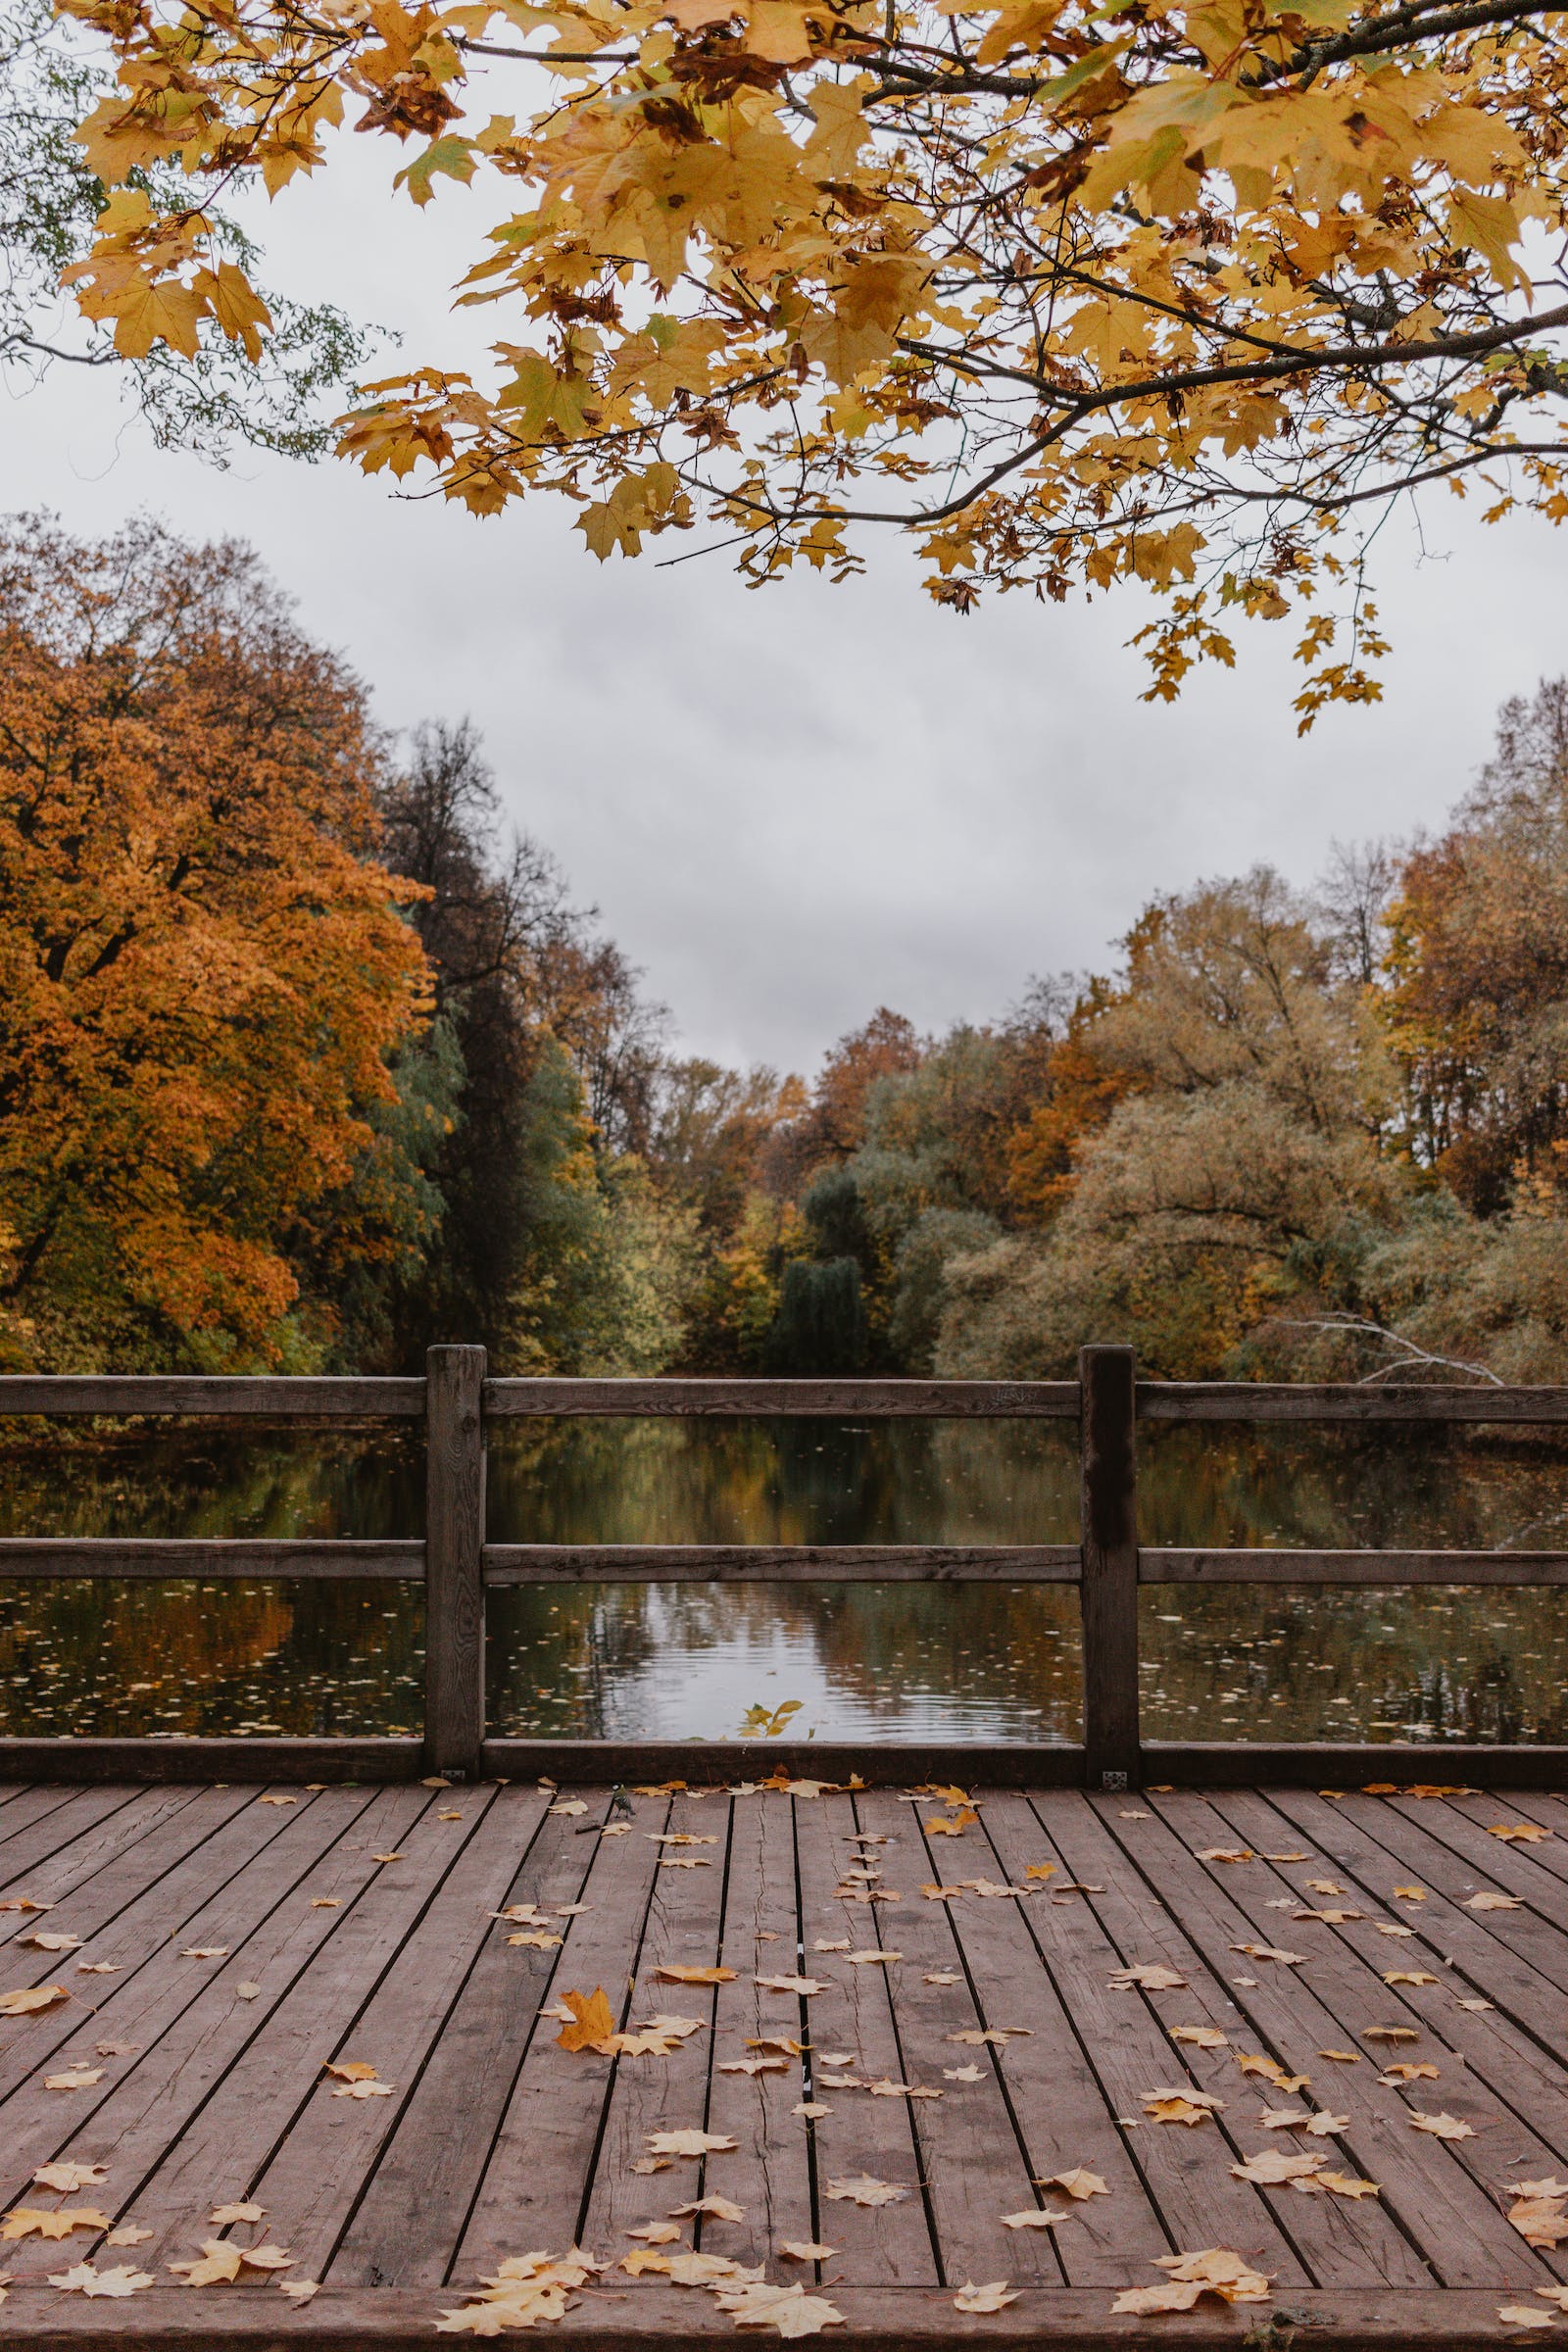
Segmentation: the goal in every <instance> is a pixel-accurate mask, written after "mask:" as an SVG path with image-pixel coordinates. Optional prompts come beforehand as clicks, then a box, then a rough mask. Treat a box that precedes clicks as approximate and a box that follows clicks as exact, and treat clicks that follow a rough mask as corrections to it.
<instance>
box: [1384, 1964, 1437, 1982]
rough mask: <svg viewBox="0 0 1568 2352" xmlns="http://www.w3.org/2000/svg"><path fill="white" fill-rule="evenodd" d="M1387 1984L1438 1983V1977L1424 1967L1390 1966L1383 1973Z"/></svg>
mask: <svg viewBox="0 0 1568 2352" xmlns="http://www.w3.org/2000/svg"><path fill="white" fill-rule="evenodd" d="M1383 1982H1384V1984H1385V1985H1436V1983H1437V1982H1438V1980H1437V1978H1436V1977H1435V1976H1433V1975H1432V1974H1431V1973H1430V1971H1429V1970H1427V1969H1424V1968H1390V1969H1385V1971H1384V1974H1383Z"/></svg>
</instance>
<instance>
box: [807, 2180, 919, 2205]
mask: <svg viewBox="0 0 1568 2352" xmlns="http://www.w3.org/2000/svg"><path fill="white" fill-rule="evenodd" d="M823 2193H824V2195H826V2196H827V2197H829V2198H831V2199H833V2200H834V2201H835V2202H837V2203H847V2204H852V2205H897V2204H900V2203H902V2201H903V2200H904V2198H906V2197H907V2195H908V2193H909V2192H908V2190H907V2188H899V2187H896V2186H895V2185H894V2183H893V2182H892V2181H890V2180H873V2179H872V2177H871V2175H870V2174H869V2173H856V2174H854V2175H852V2176H851V2177H850V2178H849V2179H847V2180H829V2181H828V2182H827V2184H826V2186H825V2189H824V2191H823Z"/></svg>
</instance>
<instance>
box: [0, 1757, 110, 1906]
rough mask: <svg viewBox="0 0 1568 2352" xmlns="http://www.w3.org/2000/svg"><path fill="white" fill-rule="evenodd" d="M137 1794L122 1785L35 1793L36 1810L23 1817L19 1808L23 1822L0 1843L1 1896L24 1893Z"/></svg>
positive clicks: (34, 1808) (33, 1809)
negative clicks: (50, 1862) (54, 1857)
mask: <svg viewBox="0 0 1568 2352" xmlns="http://www.w3.org/2000/svg"><path fill="white" fill-rule="evenodd" d="M137 1793H138V1792H137V1789H136V1788H135V1786H134V1785H133V1784H131V1785H127V1784H126V1783H124V1782H118V1783H116V1784H115V1785H114V1786H113V1787H110V1788H105V1789H39V1791H38V1797H39V1802H38V1804H37V1805H36V1806H35V1807H31V1808H28V1809H27V1810H26V1811H25V1812H24V1811H23V1809H22V1808H21V1807H19V1808H18V1811H19V1813H20V1814H21V1816H22V1817H21V1818H20V1819H19V1820H18V1821H17V1822H16V1823H15V1825H14V1827H12V1828H11V1829H9V1830H7V1831H6V1832H5V1834H4V1836H3V1837H0V1894H25V1893H27V1892H28V1888H27V1887H26V1885H25V1880H26V1879H27V1877H28V1876H29V1874H30V1873H31V1872H32V1871H34V1870H36V1869H37V1868H38V1867H39V1866H40V1864H42V1863H43V1862H45V1861H47V1859H48V1857H49V1856H50V1855H51V1854H55V1853H58V1852H59V1851H60V1850H61V1848H62V1847H64V1846H67V1845H69V1844H70V1843H71V1842H72V1840H73V1838H81V1837H84V1836H85V1835H86V1834H87V1832H88V1831H89V1830H91V1829H92V1828H93V1827H94V1826H95V1825H96V1824H97V1823H98V1822H100V1821H106V1820H108V1819H109V1818H110V1817H111V1815H113V1814H115V1813H118V1812H120V1811H121V1810H122V1808H123V1807H124V1806H126V1805H130V1804H133V1803H134V1802H135V1801H136V1796H137ZM9 1818H10V1817H9V1815H8V1816H7V1819H9Z"/></svg>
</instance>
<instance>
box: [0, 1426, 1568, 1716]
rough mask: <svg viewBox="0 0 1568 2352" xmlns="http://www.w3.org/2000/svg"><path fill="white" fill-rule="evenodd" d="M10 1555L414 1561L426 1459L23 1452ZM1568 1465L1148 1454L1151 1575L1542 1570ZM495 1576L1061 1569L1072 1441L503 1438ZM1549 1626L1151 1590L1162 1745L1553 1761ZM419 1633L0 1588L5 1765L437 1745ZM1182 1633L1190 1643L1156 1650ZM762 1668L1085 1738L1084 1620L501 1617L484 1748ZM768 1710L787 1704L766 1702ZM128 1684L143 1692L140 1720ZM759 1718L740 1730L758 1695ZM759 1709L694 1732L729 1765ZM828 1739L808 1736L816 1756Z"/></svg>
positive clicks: (822, 1601)
mask: <svg viewBox="0 0 1568 2352" xmlns="http://www.w3.org/2000/svg"><path fill="white" fill-rule="evenodd" d="M0 1460H3V1469H4V1474H3V1476H0V1531H5V1532H16V1533H26V1534H50V1533H60V1534H69V1533H80V1534H108V1533H121V1534H127V1535H128V1534H146V1535H222V1534H232V1535H262V1536H280V1537H282V1536H291V1535H296V1536H309V1535H322V1536H325V1535H363V1536H410V1535H417V1533H418V1532H419V1530H420V1527H421V1525H422V1515H421V1514H422V1458H421V1453H420V1432H419V1431H418V1430H417V1428H392V1429H352V1428H342V1429H332V1428H327V1427H319V1426H318V1427H310V1428H298V1429H293V1430H279V1429H271V1428H267V1427H265V1426H259V1427H257V1428H255V1429H245V1428H238V1429H235V1428H230V1429H225V1430H221V1431H220V1430H212V1429H203V1428H201V1427H200V1426H199V1425H178V1424H176V1425H172V1426H171V1427H169V1428H167V1429H164V1430H161V1431H159V1432H157V1433H156V1434H152V1435H149V1434H148V1433H145V1432H126V1433H124V1434H123V1435H122V1436H121V1437H119V1438H118V1439H109V1440H105V1439H102V1438H100V1437H99V1436H97V1434H96V1433H82V1434H81V1435H79V1436H76V1437H74V1438H70V1439H68V1441H67V1443H66V1444H65V1445H63V1446H62V1445H60V1444H58V1443H57V1444H54V1445H44V1444H40V1443H38V1442H36V1441H35V1440H33V1441H22V1442H19V1443H17V1444H15V1445H14V1446H12V1447H11V1448H10V1449H8V1450H7V1451H6V1453H5V1454H4V1455H3V1457H0ZM1565 1472H1568V1453H1565V1452H1564V1451H1563V1450H1562V1449H1561V1448H1560V1447H1558V1446H1553V1445H1552V1444H1550V1443H1547V1442H1543V1441H1541V1440H1540V1439H1537V1438H1530V1437H1526V1438H1523V1439H1521V1438H1518V1437H1511V1436H1495V1435H1490V1434H1489V1435H1476V1434H1465V1433H1462V1432H1451V1433H1450V1432H1445V1431H1441V1430H1430V1431H1429V1430H1414V1431H1401V1430H1386V1431H1359V1432H1357V1431H1336V1430H1329V1429H1317V1430H1311V1429H1301V1430H1299V1429H1293V1428H1290V1427H1282V1428H1278V1429H1275V1428H1259V1429H1247V1428H1237V1429H1227V1428H1223V1427H1218V1428H1216V1427H1207V1428H1204V1427H1191V1428H1187V1427H1180V1426H1149V1425H1146V1427H1145V1429H1144V1431H1143V1433H1142V1436H1141V1440H1140V1475H1141V1515H1142V1521H1143V1528H1144V1535H1145V1540H1146V1542H1151V1543H1164V1544H1300V1545H1321V1546H1333V1545H1339V1544H1344V1545H1383V1544H1410V1545H1422V1544H1441V1545H1446V1546H1459V1547H1475V1548H1484V1547H1488V1546H1492V1545H1500V1546H1503V1547H1507V1546H1510V1545H1511V1546H1513V1547H1515V1548H1535V1547H1541V1548H1551V1547H1553V1546H1555V1545H1556V1544H1559V1543H1560V1542H1561V1541H1562V1527H1563V1524H1564V1521H1565V1517H1568V1475H1565ZM490 1494H491V1500H490V1524H491V1533H492V1536H493V1537H494V1538H495V1539H496V1540H497V1541H501V1542H530V1541H531V1542H546V1543H549V1542H556V1543H562V1542H579V1543H583V1542H606V1543H638V1542H642V1543H649V1542H655V1543H657V1542H665V1543H679V1542H686V1543H735V1542H743V1543H744V1542H751V1543H786V1544H790V1543H798V1544H804V1543H854V1542H868V1543H922V1542H924V1543H942V1542H949V1543H1008V1542H1013V1543H1031V1542H1032V1543H1063V1542H1071V1541H1072V1540H1073V1539H1074V1538H1075V1536H1076V1531H1077V1463H1076V1446H1075V1438H1074V1433H1073V1431H1072V1428H1071V1426H1070V1424H1063V1423H1047V1424H1033V1425H1031V1424H1027V1423H1021V1422H996V1423H989V1424H975V1423H964V1422H936V1423H929V1422H928V1423H907V1424H904V1423H872V1424H857V1423H831V1422H816V1421H794V1420H790V1421H774V1422H771V1423H763V1422H721V1423H709V1424H701V1423H688V1422H682V1421H645V1422H635V1421H627V1422H621V1421H614V1422H612V1421H573V1422H563V1423H557V1424H554V1425H550V1424H545V1423H541V1422H517V1423H511V1424H506V1425H502V1426H500V1427H495V1428H493V1429H492V1433H491V1465H490ZM1562 1616H1563V1612H1562V1611H1561V1610H1560V1608H1559V1606H1558V1601H1557V1595H1556V1594H1555V1593H1552V1592H1549V1591H1546V1592H1542V1593H1529V1592H1518V1593H1475V1592H1472V1593H1447V1592H1435V1591H1430V1590H1428V1591H1425V1592H1416V1593H1378V1592H1373V1593H1356V1592H1348V1593H1341V1592H1333V1591H1328V1592H1320V1593H1289V1592H1285V1593H1273V1592H1267V1591H1260V1590H1258V1589H1256V1588H1251V1589H1249V1588H1246V1587H1229V1588H1225V1587H1221V1588H1213V1589H1204V1590H1202V1591H1193V1590H1187V1589H1176V1588H1151V1589H1150V1590H1149V1591H1148V1592H1147V1593H1145V1595H1144V1601H1143V1620H1144V1623H1143V1650H1144V1659H1145V1667H1144V1700H1145V1723H1146V1728H1147V1729H1148V1731H1149V1732H1150V1733H1151V1734H1152V1736H1155V1737H1162V1738H1183V1737H1185V1738H1193V1737H1200V1738H1213V1739H1226V1738H1229V1739H1238V1738H1245V1737H1247V1736H1249V1735H1252V1736H1258V1737H1274V1738H1318V1739H1323V1738H1336V1737H1338V1738H1369V1739H1394V1738H1397V1737H1399V1736H1400V1735H1401V1734H1403V1735H1404V1736H1407V1737H1408V1736H1411V1735H1412V1733H1414V1732H1417V1731H1419V1732H1422V1733H1425V1734H1426V1735H1427V1736H1430V1737H1433V1738H1435V1739H1438V1740H1442V1739H1446V1738H1454V1737H1456V1736H1457V1737H1463V1738H1469V1739H1479V1740H1512V1739H1532V1738H1535V1739H1548V1740H1559V1739H1568V1705H1565V1701H1564V1698H1563V1695H1562V1693H1563V1691H1565V1689H1568V1626H1565V1628H1564V1630H1563V1631H1559V1630H1558V1620H1559V1618H1561V1617H1562ZM421 1617H422V1612H421V1608H420V1603H419V1597H418V1594H417V1592H415V1591H413V1590H412V1589H410V1588H406V1587H380V1586H376V1587H371V1588H365V1587H361V1586H359V1585H353V1584H345V1585H325V1584H322V1585H317V1584H311V1585H299V1586H294V1587H285V1586H276V1587H270V1588H268V1587H261V1586H250V1585H245V1586H223V1587H217V1586H213V1585H207V1586H201V1587H195V1586H191V1585H168V1586H134V1587H115V1586H112V1585H107V1584H103V1583H92V1584H85V1583H83V1584H75V1583H73V1584H69V1585H39V1586H25V1585H12V1586H9V1587H5V1586H0V1726H3V1727H4V1728H5V1729H7V1730H11V1731H18V1732H20V1731H25V1730H27V1729H37V1730H40V1731H63V1730H67V1729H76V1730H80V1731H84V1732H85V1731H99V1732H112V1731H125V1732H137V1731H158V1730H162V1731H175V1730H181V1731H207V1732H219V1731H224V1730H246V1729H253V1730H261V1729H264V1728H270V1727H273V1726H275V1727H276V1728H277V1729H279V1730H284V1731H320V1732H330V1731H341V1732H348V1731H373V1730H385V1729H389V1728H392V1727H394V1726H397V1727H402V1728H408V1729H414V1728H417V1723H418V1710H419V1691H418V1680H419V1674H420V1667H421V1659H422V1646H421V1645H422V1631H421ZM1171 1619H1174V1620H1176V1622H1174V1623H1171V1622H1167V1620H1171ZM726 1644H728V1645H731V1646H732V1647H733V1648H734V1649H735V1650H736V1653H737V1655H739V1656H741V1657H744V1656H746V1655H755V1654H758V1653H760V1651H762V1650H764V1649H767V1650H769V1651H770V1652H771V1653H777V1654H781V1655H782V1657H783V1658H784V1659H785V1660H794V1661H797V1662H798V1671H799V1674H800V1676H801V1678H802V1681H803V1683H804V1682H806V1681H807V1678H808V1677H809V1685H810V1686H811V1687H814V1688H816V1689H817V1690H818V1691H821V1690H823V1689H824V1688H825V1691H826V1693H827V1696H826V1698H825V1700H824V1701H823V1703H822V1704H821V1705H820V1706H819V1707H818V1709H817V1718H818V1719H817V1726H816V1728H817V1729H818V1731H819V1732H826V1731H829V1730H831V1729H832V1722H833V1708H834V1706H835V1705H839V1704H842V1706H843V1708H844V1710H845V1713H846V1716H847V1717H853V1719H854V1720H855V1721H857V1722H859V1723H862V1724H864V1723H870V1724H873V1725H874V1726H875V1729H876V1731H877V1733H878V1734H879V1735H882V1736H886V1737H896V1736H897V1735H898V1734H899V1732H900V1731H901V1729H903V1728H906V1726H907V1723H908V1722H909V1721H910V1720H912V1716H913V1712H914V1710H916V1708H917V1707H918V1706H919V1705H920V1704H921V1703H923V1702H924V1701H926V1700H933V1699H934V1700H941V1699H947V1700H950V1701H951V1702H952V1703H953V1705H954V1707H955V1709H956V1710H959V1711H963V1710H967V1714H966V1715H965V1718H964V1719H965V1720H968V1721H972V1722H975V1723H979V1724H984V1725H985V1726H986V1727H987V1728H988V1729H989V1730H990V1731H991V1732H992V1733H993V1735H994V1736H998V1737H1004V1736H1006V1737H1013V1738H1040V1737H1049V1738H1071V1737H1073V1736H1075V1734H1076V1731H1077V1727H1078V1710H1079V1684H1078V1622H1077V1603H1076V1599H1075V1597H1074V1596H1073V1595H1072V1594H1071V1593H1066V1592H1063V1591H1061V1590H1059V1589H1053V1588H1046V1589H1043V1590H1033V1589H1030V1588H1026V1587H1003V1588H991V1587H977V1586H967V1587H964V1586H942V1585H930V1586H843V1585H813V1586H803V1587H795V1586H783V1585H779V1586H739V1587H737V1586H729V1587H722V1588H715V1587H663V1588H657V1589H645V1588H641V1587H606V1588H600V1589H594V1590H586V1589H583V1588H567V1589H564V1590H554V1591H542V1590H541V1591H526V1590H514V1591H507V1592H498V1593H493V1594H492V1595H491V1602H490V1689H491V1697H490V1706H491V1717H492V1722H493V1725H494V1728H495V1729H496V1730H497V1731H498V1732H508V1731H512V1732H535V1733H540V1734H550V1733H557V1734H566V1735H572V1736H576V1737H588V1736H592V1735H594V1734H596V1733H599V1732H601V1731H606V1730H615V1731H618V1732H622V1733H633V1732H635V1731H636V1730H637V1729H638V1728H639V1727H638V1724H637V1723H636V1721H635V1720H633V1716H634V1714H635V1709H636V1708H637V1707H638V1706H639V1705H640V1704H641V1703H642V1699H641V1697H640V1695H639V1693H640V1692H642V1691H645V1690H646V1689H647V1688H648V1687H649V1686H650V1684H651V1683H652V1684H657V1687H658V1688H660V1689H661V1690H663V1691H678V1690H679V1686H680V1678H681V1673H682V1662H683V1660H692V1661H696V1660H699V1659H701V1658H703V1657H705V1656H709V1657H711V1656H713V1655H715V1654H717V1653H719V1652H721V1651H723V1649H724V1647H725V1645H726ZM779 1674H780V1679H779V1681H778V1683H777V1684H776V1686H775V1685H774V1684H772V1683H769V1685H768V1690H769V1691H774V1692H775V1694H776V1696H778V1697H788V1696H792V1695H798V1692H794V1691H790V1689H789V1688H788V1667H787V1665H786V1666H781V1667H780V1669H779ZM138 1686H140V1687H139V1688H138ZM763 1694H764V1693H763V1692H762V1691H760V1690H751V1689H748V1690H746V1691H745V1692H744V1693H743V1699H742V1703H744V1702H748V1701H750V1700H752V1699H755V1698H758V1697H760V1696H762V1695H763ZM739 1714H740V1706H739V1705H737V1707H736V1708H735V1710H734V1712H733V1715H726V1716H725V1717H724V1718H723V1719H722V1720H714V1721H711V1722H706V1721H705V1722H697V1721H694V1722H693V1723H692V1724H691V1727H690V1728H691V1729H692V1730H693V1731H694V1732H703V1733H706V1734H708V1735H710V1736H718V1735H724V1734H728V1733H733V1731H734V1730H735V1728H736V1725H737V1723H738V1720H739ZM811 1721H812V1718H811V1717H810V1716H809V1715H807V1716H803V1717H801V1718H799V1719H798V1728H799V1729H800V1730H801V1731H803V1732H804V1731H805V1730H807V1729H808V1728H809V1726H810V1723H811Z"/></svg>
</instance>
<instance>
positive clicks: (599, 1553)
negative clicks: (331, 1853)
mask: <svg viewBox="0 0 1568 2352" xmlns="http://www.w3.org/2000/svg"><path fill="white" fill-rule="evenodd" d="M3 1558H4V1547H3V1546H0V1561H3ZM645 1580H646V1581H649V1582H653V1583H658V1584H709V1585H721V1584H805V1583H822V1582H827V1583H835V1584H845V1583H850V1584H892V1583H901V1584H927V1585H932V1584H988V1585H1075V1584H1076V1583H1077V1582H1078V1546H1077V1544H486V1545H485V1547H484V1581H485V1583H486V1584H487V1585H577V1584H616V1583H627V1582H642V1581H645Z"/></svg>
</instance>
